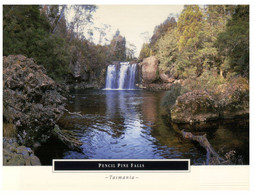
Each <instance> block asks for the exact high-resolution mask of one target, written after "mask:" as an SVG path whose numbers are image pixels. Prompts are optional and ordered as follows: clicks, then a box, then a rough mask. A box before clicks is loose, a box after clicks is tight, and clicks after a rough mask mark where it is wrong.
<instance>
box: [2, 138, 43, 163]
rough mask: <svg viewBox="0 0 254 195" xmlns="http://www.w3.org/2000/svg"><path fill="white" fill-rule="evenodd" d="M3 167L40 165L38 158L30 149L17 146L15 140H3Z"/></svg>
mask: <svg viewBox="0 0 254 195" xmlns="http://www.w3.org/2000/svg"><path fill="white" fill-rule="evenodd" d="M3 165H4V166H20V165H21V166H22V165H41V162H40V160H39V158H38V157H36V156H35V155H34V152H33V151H32V150H31V148H28V147H25V146H19V145H18V144H17V142H16V139H15V138H4V139H3Z"/></svg>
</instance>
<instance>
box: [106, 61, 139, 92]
mask: <svg viewBox="0 0 254 195" xmlns="http://www.w3.org/2000/svg"><path fill="white" fill-rule="evenodd" d="M135 77H136V64H130V63H129V62H121V63H120V68H118V67H117V65H109V66H108V68H107V76H106V88H105V89H109V90H110V89H118V90H124V89H135Z"/></svg>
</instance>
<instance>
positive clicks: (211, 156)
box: [181, 130, 225, 165]
mask: <svg viewBox="0 0 254 195" xmlns="http://www.w3.org/2000/svg"><path fill="white" fill-rule="evenodd" d="M181 134H182V136H183V137H184V138H185V139H189V140H192V141H196V142H198V143H199V144H200V145H201V146H202V147H203V148H204V149H205V150H206V164H207V165H209V164H224V163H225V160H224V159H223V158H222V157H220V155H219V154H218V153H217V152H215V150H214V149H213V147H212V146H211V144H210V143H209V141H208V140H207V137H206V134H204V135H193V134H192V133H190V132H185V131H184V130H182V131H181Z"/></svg>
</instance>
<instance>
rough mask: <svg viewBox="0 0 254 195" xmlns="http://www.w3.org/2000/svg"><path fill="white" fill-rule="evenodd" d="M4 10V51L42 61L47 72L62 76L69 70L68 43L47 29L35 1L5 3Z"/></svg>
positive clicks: (46, 20)
mask: <svg viewBox="0 0 254 195" xmlns="http://www.w3.org/2000/svg"><path fill="white" fill-rule="evenodd" d="M3 10H4V12H3V35H4V39H3V43H4V44H3V45H4V47H3V50H4V55H10V54H12V55H13V54H23V55H26V56H27V57H30V58H34V59H35V61H36V62H37V63H38V64H40V65H43V66H44V67H45V68H46V69H47V71H48V73H49V75H50V76H52V77H53V78H54V79H58V80H61V79H62V77H63V75H64V74H66V73H68V61H69V60H68V58H69V54H68V46H67V45H66V42H65V40H64V39H63V38H61V37H59V36H57V35H52V34H51V33H50V29H51V25H50V21H49V19H48V18H47V16H46V15H45V13H43V12H42V13H41V12H40V10H41V7H40V6H36V5H18V6H17V5H5V6H4V9H3Z"/></svg>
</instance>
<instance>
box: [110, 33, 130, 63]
mask: <svg viewBox="0 0 254 195" xmlns="http://www.w3.org/2000/svg"><path fill="white" fill-rule="evenodd" d="M109 47H110V52H111V56H112V60H118V61H124V60H125V59H126V40H125V37H123V36H121V34H120V31H119V30H117V31H116V33H115V35H114V37H113V39H112V40H111V42H110V46H109Z"/></svg>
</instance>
